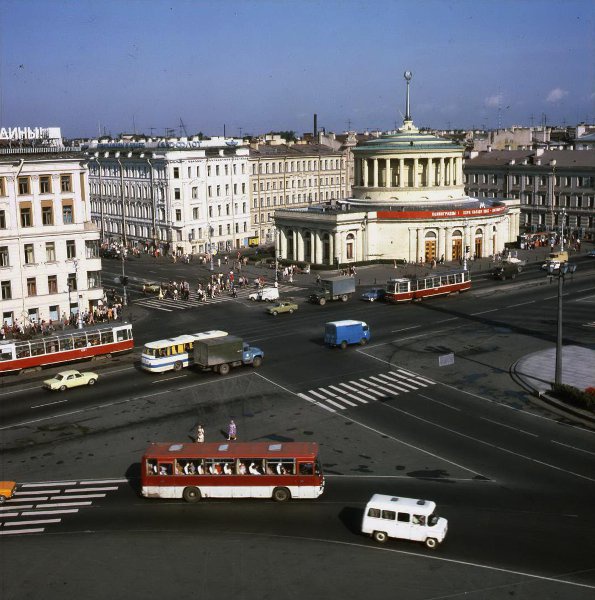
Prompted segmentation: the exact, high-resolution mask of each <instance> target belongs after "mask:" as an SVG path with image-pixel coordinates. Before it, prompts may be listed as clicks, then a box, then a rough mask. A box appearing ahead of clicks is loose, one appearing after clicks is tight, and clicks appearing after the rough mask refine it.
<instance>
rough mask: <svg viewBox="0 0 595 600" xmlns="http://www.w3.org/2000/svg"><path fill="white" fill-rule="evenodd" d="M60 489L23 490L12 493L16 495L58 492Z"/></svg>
mask: <svg viewBox="0 0 595 600" xmlns="http://www.w3.org/2000/svg"><path fill="white" fill-rule="evenodd" d="M59 493H60V490H23V491H22V492H20V491H17V492H15V493H14V495H15V497H16V496H25V495H26V494H59Z"/></svg>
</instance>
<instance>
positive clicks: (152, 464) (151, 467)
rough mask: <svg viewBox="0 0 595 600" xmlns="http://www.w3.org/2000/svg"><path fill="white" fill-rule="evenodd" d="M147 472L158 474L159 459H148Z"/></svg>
mask: <svg viewBox="0 0 595 600" xmlns="http://www.w3.org/2000/svg"><path fill="white" fill-rule="evenodd" d="M147 473H148V474H149V475H157V461H156V460H148V461H147Z"/></svg>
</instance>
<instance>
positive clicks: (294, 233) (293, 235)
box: [287, 229, 297, 260]
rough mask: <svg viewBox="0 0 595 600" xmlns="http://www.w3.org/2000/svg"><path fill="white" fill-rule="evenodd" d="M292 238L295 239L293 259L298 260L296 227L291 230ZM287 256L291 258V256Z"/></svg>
mask: <svg viewBox="0 0 595 600" xmlns="http://www.w3.org/2000/svg"><path fill="white" fill-rule="evenodd" d="M291 238H292V240H293V248H292V249H291V250H292V253H291V260H297V231H296V230H295V229H294V230H293V231H292V232H291ZM287 258H289V256H288V257H287Z"/></svg>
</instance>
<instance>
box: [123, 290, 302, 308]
mask: <svg viewBox="0 0 595 600" xmlns="http://www.w3.org/2000/svg"><path fill="white" fill-rule="evenodd" d="M305 289H306V288H305V287H299V286H295V285H293V286H289V285H280V286H279V292H280V293H281V294H283V293H290V294H291V293H294V292H297V291H298V290H305ZM256 291H257V290H256V288H255V287H252V286H248V287H242V288H236V292H237V297H236V298H234V297H233V296H232V295H231V292H229V291H227V292H223V293H222V294H221V295H220V296H215V297H214V298H206V299H205V300H199V299H198V295H197V293H196V290H190V297H189V298H188V300H182V299H181V298H178V299H177V300H174V299H173V298H159V297H158V296H145V297H143V298H140V299H139V300H135V301H134V302H133V304H136V305H137V306H144V307H145V308H153V309H156V310H162V311H165V312H172V311H174V310H187V309H189V308H196V307H197V306H207V305H209V304H221V303H222V302H230V301H233V300H248V296H249V295H250V294H253V293H254V292H256Z"/></svg>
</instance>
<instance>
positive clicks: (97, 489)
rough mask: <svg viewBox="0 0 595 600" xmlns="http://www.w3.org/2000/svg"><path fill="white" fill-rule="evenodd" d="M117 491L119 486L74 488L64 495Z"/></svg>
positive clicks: (66, 491) (65, 491)
mask: <svg viewBox="0 0 595 600" xmlns="http://www.w3.org/2000/svg"><path fill="white" fill-rule="evenodd" d="M117 489H118V486H115V487H90V488H72V489H70V490H64V493H65V494H72V493H77V492H111V491H113V490H117ZM104 495H105V494H104Z"/></svg>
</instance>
